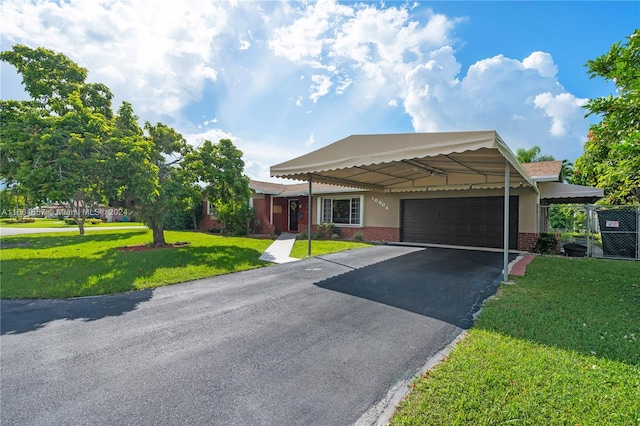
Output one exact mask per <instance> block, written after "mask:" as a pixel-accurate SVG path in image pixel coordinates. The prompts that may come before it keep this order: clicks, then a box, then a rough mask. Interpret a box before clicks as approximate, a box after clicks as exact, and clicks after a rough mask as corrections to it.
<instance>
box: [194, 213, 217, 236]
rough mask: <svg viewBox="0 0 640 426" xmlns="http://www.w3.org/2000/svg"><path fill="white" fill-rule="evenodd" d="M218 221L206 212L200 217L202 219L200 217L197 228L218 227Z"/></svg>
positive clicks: (204, 229) (208, 228)
mask: <svg viewBox="0 0 640 426" xmlns="http://www.w3.org/2000/svg"><path fill="white" fill-rule="evenodd" d="M220 227H221V226H220V222H218V219H217V218H215V217H213V216H209V215H208V214H206V212H205V215H204V216H203V217H202V219H200V222H198V229H199V230H201V231H208V230H210V229H220Z"/></svg>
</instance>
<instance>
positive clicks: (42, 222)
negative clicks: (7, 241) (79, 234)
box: [0, 218, 144, 228]
mask: <svg viewBox="0 0 640 426" xmlns="http://www.w3.org/2000/svg"><path fill="white" fill-rule="evenodd" d="M112 226H144V223H140V222H102V221H101V222H99V223H96V224H92V223H89V219H87V221H86V222H85V224H84V227H85V228H95V227H112ZM77 227H78V225H68V224H67V223H65V221H64V220H58V219H43V218H37V219H36V220H35V222H29V223H7V219H0V228H77Z"/></svg>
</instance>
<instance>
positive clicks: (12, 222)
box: [2, 217, 36, 224]
mask: <svg viewBox="0 0 640 426" xmlns="http://www.w3.org/2000/svg"><path fill="white" fill-rule="evenodd" d="M35 221H36V220H35V219H34V218H32V217H23V218H22V219H5V220H3V221H2V223H9V224H14V223H33V222H35Z"/></svg>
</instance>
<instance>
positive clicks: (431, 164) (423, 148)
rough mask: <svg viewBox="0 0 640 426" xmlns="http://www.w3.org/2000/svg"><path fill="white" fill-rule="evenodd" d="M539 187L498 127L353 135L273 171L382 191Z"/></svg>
mask: <svg viewBox="0 0 640 426" xmlns="http://www.w3.org/2000/svg"><path fill="white" fill-rule="evenodd" d="M505 159H506V160H507V161H508V164H509V167H510V186H512V187H513V186H529V187H533V188H536V186H535V183H534V182H533V179H532V178H531V177H530V176H529V174H528V173H527V172H526V171H525V170H524V168H523V167H522V166H521V165H520V163H519V162H518V161H517V159H516V158H515V156H514V155H513V153H512V152H511V150H510V149H509V148H508V147H507V145H506V144H505V143H504V142H503V141H502V139H501V138H500V136H499V135H498V134H497V132H495V131H493V130H490V131H475V132H447V133H406V134H385V135H354V136H349V137H347V138H345V139H342V140H339V141H337V142H334V143H332V144H331V145H328V146H325V147H323V148H320V149H318V150H316V151H313V152H310V153H308V154H306V155H303V156H300V157H298V158H294V159H293V160H290V161H286V162H284V163H280V164H278V165H275V166H272V167H271V176H274V177H280V178H288V179H295V180H309V178H311V179H312V180H313V182H323V183H329V184H337V185H343V186H351V187H356V188H364V189H371V190H377V191H386V192H396V191H420V190H422V191H427V190H445V189H484V188H503V187H504V174H505Z"/></svg>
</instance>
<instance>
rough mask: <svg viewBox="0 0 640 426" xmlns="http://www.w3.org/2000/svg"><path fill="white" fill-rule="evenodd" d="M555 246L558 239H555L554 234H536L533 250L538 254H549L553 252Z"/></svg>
mask: <svg viewBox="0 0 640 426" xmlns="http://www.w3.org/2000/svg"><path fill="white" fill-rule="evenodd" d="M557 247H558V240H556V236H555V235H554V234H549V233H547V232H542V233H541V234H540V235H539V236H538V240H537V241H536V245H535V246H533V252H534V253H540V254H550V253H554V252H555V251H556V248H557Z"/></svg>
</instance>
